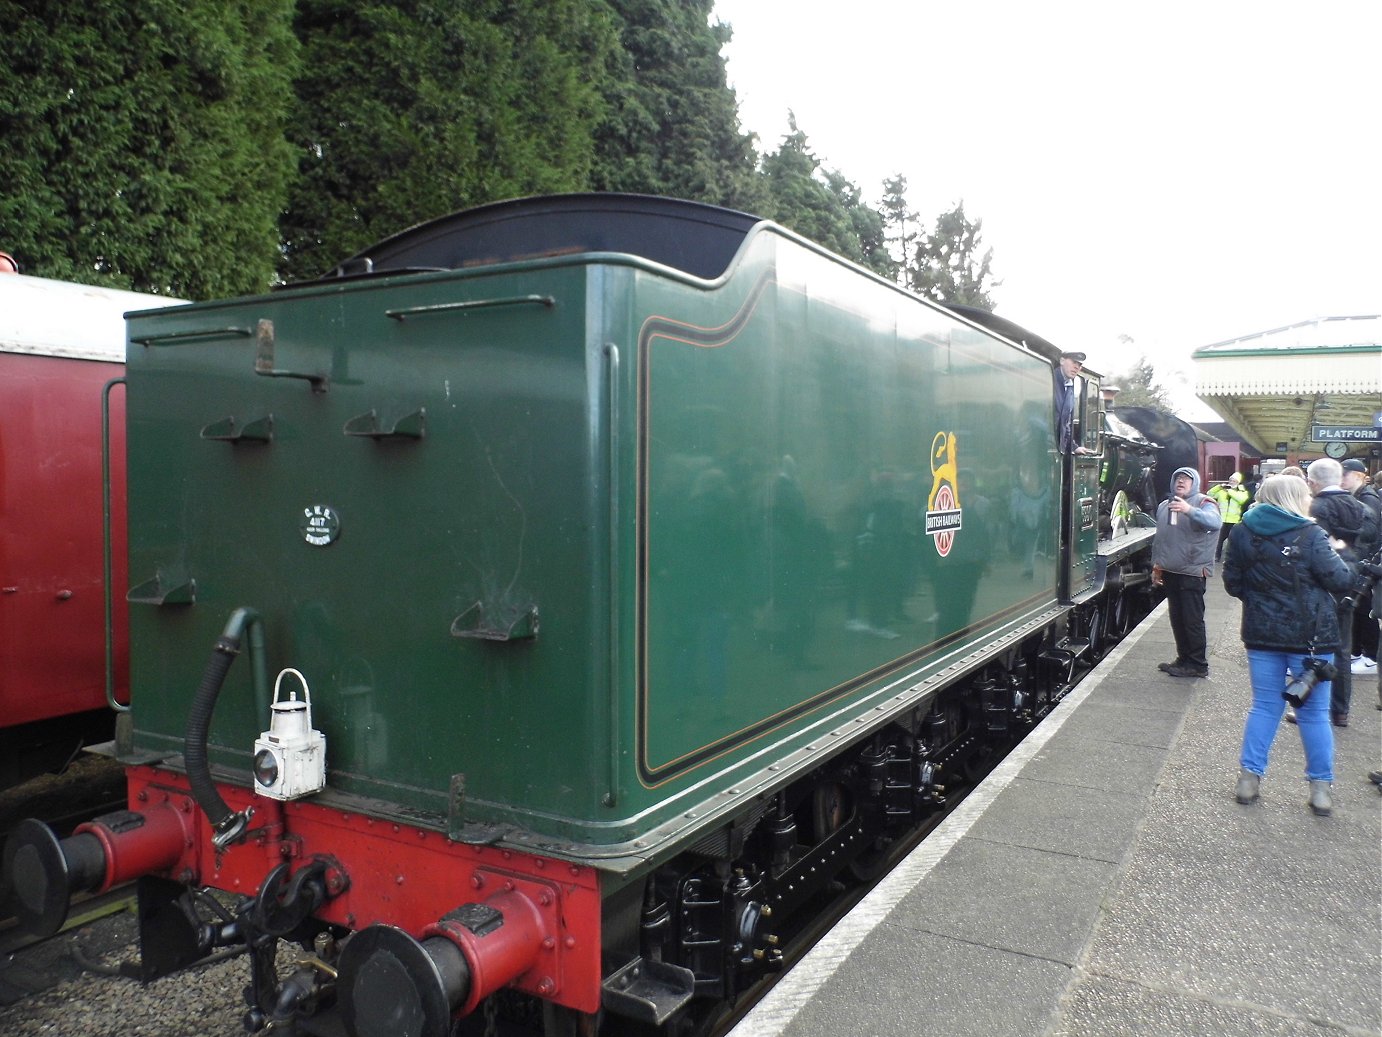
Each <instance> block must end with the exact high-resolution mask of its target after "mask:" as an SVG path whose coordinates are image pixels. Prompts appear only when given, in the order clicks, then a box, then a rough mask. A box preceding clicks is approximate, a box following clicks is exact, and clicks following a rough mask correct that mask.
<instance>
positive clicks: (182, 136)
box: [0, 0, 296, 298]
mask: <svg viewBox="0 0 1382 1037" xmlns="http://www.w3.org/2000/svg"><path fill="white" fill-rule="evenodd" d="M291 12H292V3H291V0H258V2H255V3H248V4H232V5H226V4H218V3H197V2H190V3H189V2H179V3H173V2H170V0H143V2H141V3H138V4H134V3H96V4H92V3H78V2H74V0H20V2H14V0H0V67H3V68H5V70H6V72H7V81H8V88H7V89H6V90H5V91H4V93H3V95H0V184H4V185H5V187H4V190H3V192H0V228H3V233H4V235H5V240H6V244H7V251H10V252H13V253H14V254H15V255H17V256H18V257H19V259H20V261H21V262H22V263H23V265H24V268H25V271H26V272H28V273H30V274H35V275H38V276H42V277H51V278H58V279H64V280H73V281H81V282H87V283H94V284H105V285H110V286H114V287H120V288H133V289H136V290H140V291H150V292H160V293H165V294H173V295H181V296H187V297H191V298H203V297H208V296H223V295H232V294H237V293H244V292H252V291H259V290H262V289H264V288H266V287H267V286H268V285H269V283H270V282H271V280H272V276H273V269H274V264H275V261H276V258H277V253H278V249H277V244H278V238H277V222H278V214H279V212H280V211H281V209H282V208H283V203H284V200H285V197H286V190H287V184H288V179H289V177H290V176H291V173H292V155H291V152H290V151H289V149H288V148H287V146H286V144H285V142H284V139H283V131H282V128H283V119H284V115H285V112H286V108H287V105H288V100H289V83H290V81H291V77H292V75H293V71H294V68H295V62H296V44H295V42H294V40H293V37H292V33H291V21H290V19H291Z"/></svg>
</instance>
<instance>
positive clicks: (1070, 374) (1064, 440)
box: [1053, 353, 1093, 454]
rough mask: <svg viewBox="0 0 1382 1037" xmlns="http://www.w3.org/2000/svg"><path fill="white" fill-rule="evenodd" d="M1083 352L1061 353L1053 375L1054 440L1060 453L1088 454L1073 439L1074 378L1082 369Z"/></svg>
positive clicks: (1089, 451) (1088, 452) (1090, 451)
mask: <svg viewBox="0 0 1382 1037" xmlns="http://www.w3.org/2000/svg"><path fill="white" fill-rule="evenodd" d="M1084 361H1085V355H1084V354H1083V353H1062V354H1061V355H1060V365H1059V366H1058V367H1057V368H1056V369H1055V371H1054V373H1053V377H1054V380H1055V392H1056V441H1057V443H1058V444H1059V446H1060V452H1061V453H1062V454H1090V453H1093V451H1092V450H1086V449H1085V448H1084V447H1083V446H1081V445H1080V444H1079V443H1078V442H1077V440H1076V439H1075V379H1076V377H1078V375H1079V373H1080V372H1081V371H1083V370H1084Z"/></svg>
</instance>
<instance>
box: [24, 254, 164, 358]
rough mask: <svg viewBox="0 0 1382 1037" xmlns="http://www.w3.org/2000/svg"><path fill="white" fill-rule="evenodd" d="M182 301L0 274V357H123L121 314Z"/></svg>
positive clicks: (122, 317)
mask: <svg viewBox="0 0 1382 1037" xmlns="http://www.w3.org/2000/svg"><path fill="white" fill-rule="evenodd" d="M182 301H183V300H181V299H170V298H168V297H167V296H163V295H146V294H144V293H142V292H125V291H120V290H119V289H116V288H98V287H96V286H94V285H89V284H72V283H70V282H67V281H50V280H48V279H47V278H43V277H26V276H24V275H22V274H5V275H3V276H0V353H34V354H38V355H41V356H58V357H71V358H73V359H77V360H109V361H116V362H120V363H123V362H124V359H125V314H126V313H127V312H129V311H131V310H149V309H153V308H155V307H159V306H172V305H174V304H176V303H180V302H182Z"/></svg>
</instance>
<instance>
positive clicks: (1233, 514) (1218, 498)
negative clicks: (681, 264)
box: [1209, 472, 1252, 562]
mask: <svg viewBox="0 0 1382 1037" xmlns="http://www.w3.org/2000/svg"><path fill="white" fill-rule="evenodd" d="M1209 495H1210V496H1211V497H1213V498H1214V503H1215V504H1217V505H1219V513H1220V514H1221V515H1222V516H1223V518H1224V524H1223V525H1222V526H1220V527H1219V543H1218V545H1217V546H1216V547H1215V548H1214V560H1215V561H1216V562H1217V561H1219V560H1220V559H1221V558H1223V557H1224V541H1225V540H1227V539H1228V535H1229V534H1230V533H1232V532H1233V527H1234V526H1236V525H1238V523H1239V522H1241V521H1242V520H1243V512H1245V511H1247V510H1248V501H1249V500H1250V499H1251V497H1252V494H1251V493H1249V492H1248V489H1247V487H1245V486H1244V485H1243V474H1242V473H1241V472H1234V473H1233V474H1232V475H1230V476H1229V477H1228V482H1221V483H1215V484H1214V485H1213V486H1211V487H1210V488H1209Z"/></svg>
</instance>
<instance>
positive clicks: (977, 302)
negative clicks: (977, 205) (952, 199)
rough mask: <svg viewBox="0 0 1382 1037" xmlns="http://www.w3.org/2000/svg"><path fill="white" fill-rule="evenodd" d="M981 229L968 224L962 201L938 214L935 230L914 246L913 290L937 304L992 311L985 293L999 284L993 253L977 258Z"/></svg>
mask: <svg viewBox="0 0 1382 1037" xmlns="http://www.w3.org/2000/svg"><path fill="white" fill-rule="evenodd" d="M983 226H984V221H983V220H975V221H974V222H972V223H971V222H970V221H969V219H968V218H967V217H966V216H965V204H964V202H963V201H961V202H960V203H958V204H957V205H956V206H955V208H953V209H951V210H950V211H949V212H943V213H941V214H940V216H938V217H937V218H936V229H935V230H934V231H932V232H931V233H930V234H928V235H927V236H926V238H925V240H924V241H923V242H922V243H921V244H920V245H918V246H917V250H916V282H915V285H914V288H913V290H914V291H916V292H917V293H918V294H920V295H924V296H926V297H927V298H929V299H935V300H936V301H937V302H948V303H961V304H963V305H966V306H977V307H979V308H980V309H984V310H990V311H992V309H993V300H992V299H991V298H990V297H989V294H988V293H989V290H990V289H992V288H996V287H997V286H998V285H999V284H1000V283H1001V282H998V281H994V280H993V274H992V269H991V267H992V263H993V249H989V250H988V251H986V252H985V253H984V254H983V255H982V256H979V255H978V252H979V239H980V231H981V230H982V229H983Z"/></svg>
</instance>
